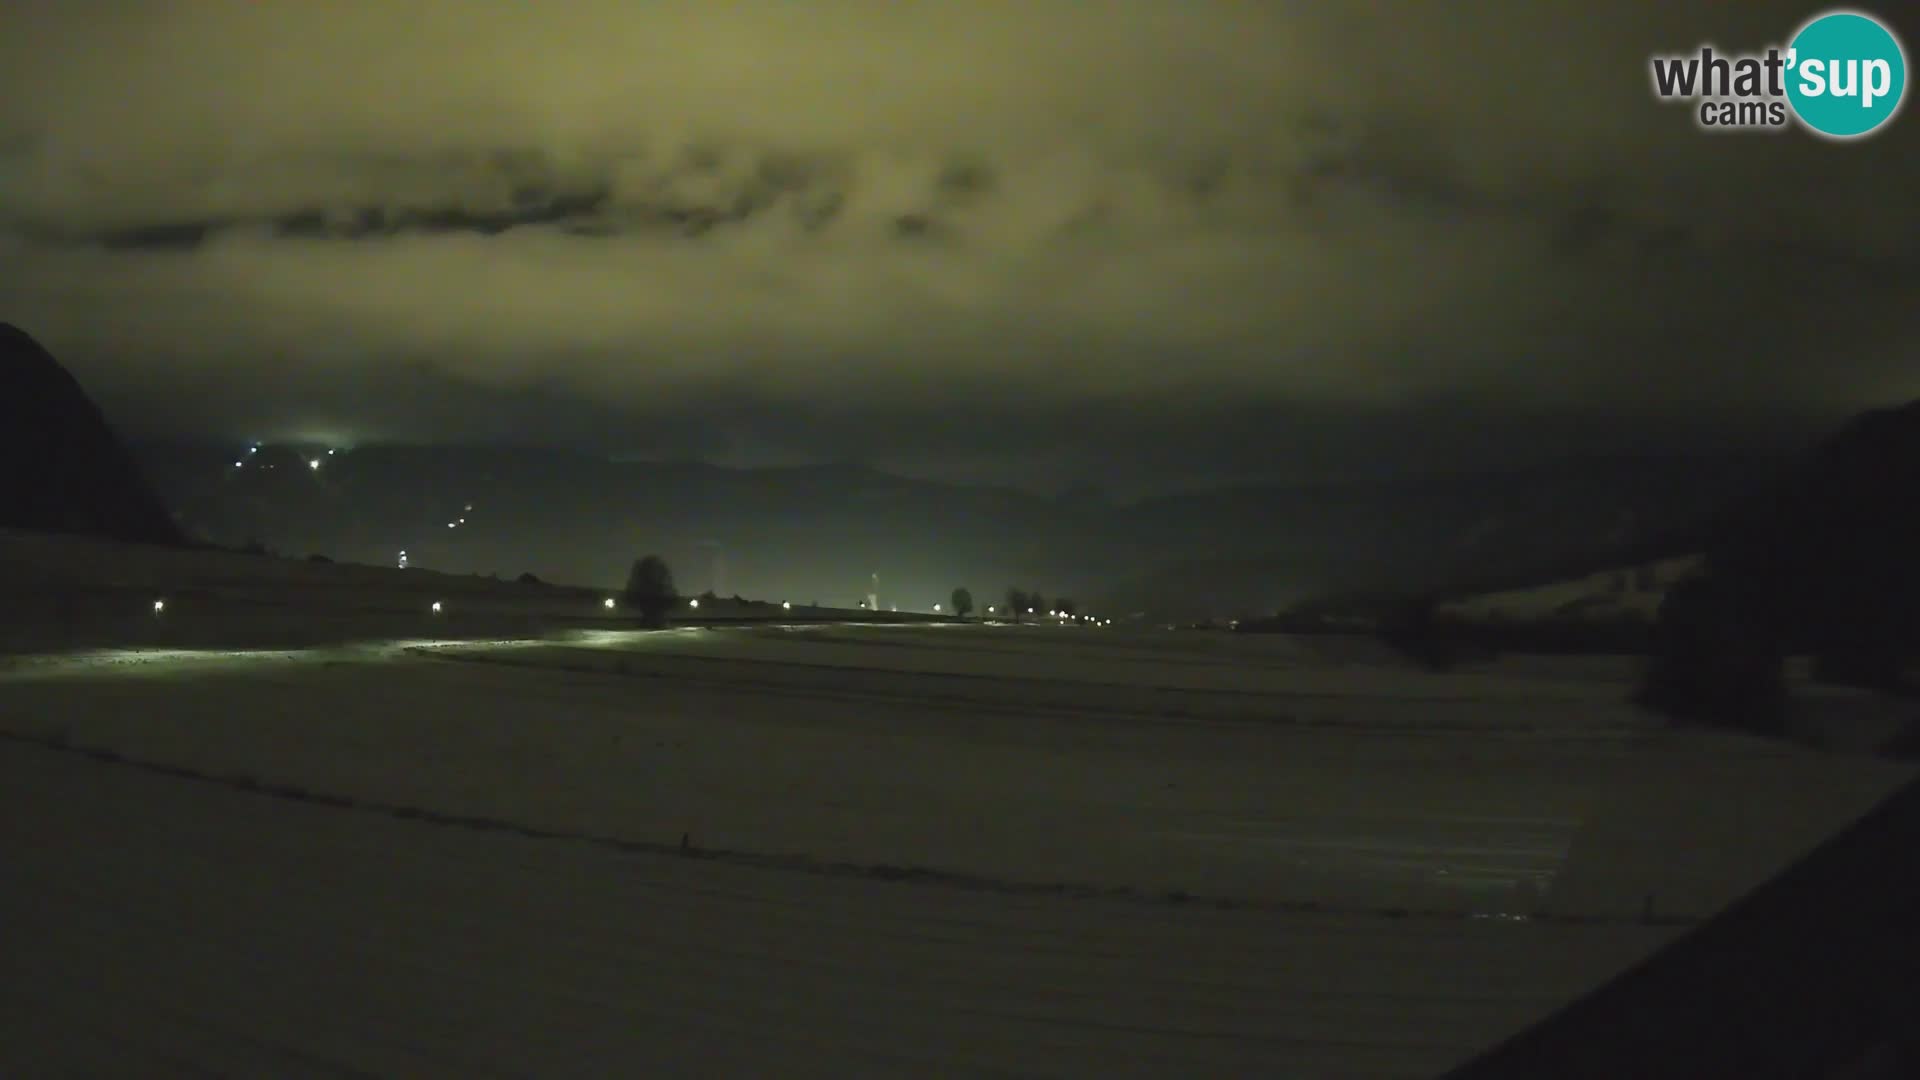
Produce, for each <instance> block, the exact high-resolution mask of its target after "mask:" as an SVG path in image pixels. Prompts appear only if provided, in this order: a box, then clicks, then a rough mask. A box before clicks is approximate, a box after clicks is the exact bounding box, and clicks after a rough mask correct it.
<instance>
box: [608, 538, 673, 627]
mask: <svg viewBox="0 0 1920 1080" xmlns="http://www.w3.org/2000/svg"><path fill="white" fill-rule="evenodd" d="M621 599H622V601H623V602H624V603H625V604H626V606H627V607H629V608H631V609H633V610H634V611H637V612H639V613H640V621H641V623H642V624H643V625H645V626H652V627H660V626H665V625H666V624H667V616H668V615H669V614H670V613H671V612H672V611H673V607H674V604H675V602H676V601H678V600H679V599H680V594H679V592H678V591H677V590H675V589H674V587H673V571H672V570H670V569H668V568H667V561H666V560H665V559H662V558H661V557H660V556H658V555H648V556H645V557H644V558H640V559H637V560H635V561H634V564H633V569H632V570H630V571H628V573H627V588H626V591H625V592H624V593H622V594H621Z"/></svg>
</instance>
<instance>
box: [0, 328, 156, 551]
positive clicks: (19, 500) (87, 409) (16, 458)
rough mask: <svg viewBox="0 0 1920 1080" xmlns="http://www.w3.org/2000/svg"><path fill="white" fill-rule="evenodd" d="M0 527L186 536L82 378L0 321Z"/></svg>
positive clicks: (147, 537)
mask: <svg viewBox="0 0 1920 1080" xmlns="http://www.w3.org/2000/svg"><path fill="white" fill-rule="evenodd" d="M0 528H7V529H25V530H30V531H35V532H52V533H74V534H84V535H88V536H97V537H104V538H108V539H114V540H126V541H133V542H137V543H147V544H181V543H183V542H184V540H185V538H184V537H183V536H182V534H181V531H180V529H179V527H178V526H177V525H175V524H174V521H173V518H172V517H170V516H169V515H168V513H167V509H166V507H165V506H164V505H163V504H162V503H161V501H160V499H159V497H158V496H156V495H155V494H154V492H153V489H152V488H150V487H148V486H147V482H146V480H145V478H144V477H142V475H141V473H140V470H139V468H138V467H137V466H136V465H135V464H134V461H133V457H132V456H131V455H130V454H129V453H128V452H127V449H126V447H125V446H124V445H123V444H122V443H121V442H120V440H119V438H118V437H117V436H115V435H114V432H113V429H112V428H111V427H109V426H108V425H107V420H106V417H105V416H103V415H102V414H101V412H100V410H99V408H98V407H96V406H95V405H94V403H93V401H92V400H91V399H90V398H88V397H87V394H86V391H85V390H83V389H81V387H80V384H79V382H78V381H76V380H75V379H74V377H73V376H72V375H71V374H69V373H68V372H67V370H66V369H65V368H63V367H61V366H60V364H59V362H58V361H56V360H54V358H53V356H52V354H50V353H48V352H47V350H46V349H44V348H42V347H41V346H40V343H39V342H37V341H35V340H34V339H33V338H32V337H30V336H29V335H28V334H27V333H26V332H25V331H23V330H21V329H19V328H18V327H15V326H12V325H10V324H7V323H0Z"/></svg>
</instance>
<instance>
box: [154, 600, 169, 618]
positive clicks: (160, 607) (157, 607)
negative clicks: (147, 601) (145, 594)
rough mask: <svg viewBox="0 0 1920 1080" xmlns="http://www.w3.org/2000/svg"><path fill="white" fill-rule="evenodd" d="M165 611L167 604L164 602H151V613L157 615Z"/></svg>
mask: <svg viewBox="0 0 1920 1080" xmlns="http://www.w3.org/2000/svg"><path fill="white" fill-rule="evenodd" d="M165 610H167V602H166V601H165V600H155V601H154V602H153V613H154V614H155V615H158V614H160V613H161V612H163V611H165Z"/></svg>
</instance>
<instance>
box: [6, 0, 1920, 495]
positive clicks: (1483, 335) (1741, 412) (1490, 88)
mask: <svg viewBox="0 0 1920 1080" xmlns="http://www.w3.org/2000/svg"><path fill="white" fill-rule="evenodd" d="M1815 10H1816V9H1814V8H1812V7H1807V6H1802V5H1797V4H1781V3H1774V2H1771V0H1769V2H1750V3H1744V2H1743V3H1740V4H1727V3H1724V2H1721V0H1684V2H1675V3H1662V4H1634V5H1624V4H1595V3H1578V4H1575V3H1553V2H1546V0H1490V2H1471V3H1455V4H1442V3H1426V2H1403V3H1364V2H1346V3H1338V4H1334V3H1327V4H1319V3H1312V4H1309V3H1299V4H1286V3H1277V2H1269V3H1261V2H1256V0H1239V2H1226V0H1223V2H1219V3H1210V2H1205V0H1180V2H1177V3H1176V2H1173V0H1138V2H1127V0H1110V2H1096V0H1075V2H1067V0H1028V2H1014V0H1004V2H1001V0H971V2H961V0H956V2H953V3H930V2H928V3H914V2H908V0H873V2H870V3H856V2H851V0H849V2H829V0H812V2H806V3H795V2H791V0H780V2H768V3H730V4H720V3H713V2H709V0H688V2H685V3H666V2H657V3H642V2H638V0H564V2H548V3H530V2H525V0H514V2H507V0H501V2H489V0H447V2H444V3H441V2H402V0H379V2H372V0H369V2H345V0H339V2H325V3H321V2H305V0H252V2H239V0H180V2H165V0H129V2H120V3H115V2H109V0H97V2H87V3H79V2H71V3H52V2H44V0H0V319H5V320H7V321H11V322H14V323H17V324H19V325H20V326H22V327H24V328H25V329H27V330H28V331H30V332H31V333H33V334H35V335H36V336H37V337H39V338H40V339H41V340H42V341H43V342H44V343H46V344H47V345H48V346H49V347H50V348H51V349H52V350H53V351H54V352H55V354H56V355H57V356H59V357H60V358H61V359H62V360H63V361H64V362H65V363H67V364H68V366H70V367H71V368H72V369H73V370H74V371H75V372H76V373H77V374H78V375H79V376H80V377H81V379H82V380H83V381H84V382H85V383H86V384H87V385H88V387H89V388H90V389H91V390H92V391H93V392H94V393H95V394H96V396H98V397H99V398H100V399H101V400H102V402H103V403H104V404H105V405H106V407H107V409H108V412H109V414H110V415H111V416H112V418H113V419H114V420H115V421H116V422H117V423H118V424H120V425H121V426H122V427H123V428H125V429H127V430H128V431H130V432H132V433H134V434H136V435H143V436H192V437H221V438H234V439H240V438H280V437H288V436H314V437H325V438H329V439H333V440H336V441H370V440H376V439H407V440H417V441H488V440H490V441H501V440H512V441H517V442H534V443H551V444H562V445H577V446H592V447H599V448H604V449H607V450H609V451H612V452H617V453H623V454H636V455H653V456H695V457H700V458H703V459H706V460H710V461H716V462H722V463H739V464H753V463H789V462H800V461H814V460H859V461H864V462H869V463H872V464H875V465H880V466H884V467H889V468H894V469H900V470H904V471H909V472H915V473H919V474H925V475H934V476H941V477H966V478H972V479H991V480H996V481H1014V482H1021V483H1028V484H1040V485H1045V484H1057V483H1064V482H1068V481H1071V480H1075V479H1095V480H1098V481H1100V482H1102V483H1105V484H1109V485H1112V486H1114V487H1116V488H1150V487H1166V486H1182V485H1189V484H1199V483H1211V482H1218V481H1221V480H1225V479H1241V478H1254V477H1261V478H1285V477H1311V478H1322V477H1330V476H1336V475H1340V474H1342V473H1346V472H1357V471H1364V470H1367V469H1374V468H1379V467H1385V466H1394V465H1396V464H1397V465H1400V466H1407V467H1411V466H1413V465H1418V466H1420V467H1439V466H1443V465H1446V464H1451V463H1459V464H1467V463H1471V462H1479V461H1484V460H1500V459H1511V458H1515V457H1520V456H1528V457H1532V456H1537V455H1539V454H1541V453H1543V452H1551V451H1555V450H1569V451H1571V450H1594V449H1623V448H1629V447H1647V446H1659V447H1663V448H1672V449H1679V450H1685V449H1704V448H1717V447H1722V446H1725V445H1727V444H1730V443H1735V442H1740V441H1743V440H1756V439H1765V438H1769V437H1773V436H1775V435H1778V434H1780V433H1781V432H1789V433H1793V434H1795V436H1796V437H1797V434H1798V433H1799V432H1800V431H1802V430H1803V429H1807V428H1810V427H1812V426H1814V425H1819V424H1825V423H1827V422H1829V421H1831V420H1833V419H1836V418H1838V417H1840V416H1842V415H1844V414H1846V413H1848V412H1851V411H1853V410H1856V409H1859V408H1863V407H1867V406H1872V405H1879V404H1886V403H1892V402H1896V401H1901V400H1905V399H1909V398H1913V397H1916V396H1920V316H1916V313H1917V312H1920V198H1916V196H1915V192H1916V191H1920V160H1917V159H1920V127H1916V125H1917V124H1920V119H1916V117H1915V116H1914V115H1912V109H1911V107H1909V108H1908V109H1907V110H1906V114H1905V115H1903V116H1902V117H1901V118H1899V119H1897V120H1896V121H1895V122H1894V123H1893V124H1892V125H1891V127H1889V128H1888V129H1886V130H1885V131H1883V132H1882V133H1881V134H1879V135H1877V136H1875V137H1873V138H1870V139H1866V140H1863V141H1859V142H1855V143H1849V144H1837V143H1831V142H1826V141H1823V140H1820V139H1816V138H1814V137H1811V136H1809V135H1808V134H1806V133H1804V132H1802V131H1799V130H1788V131H1785V132H1781V133H1773V134H1737V135H1718V136H1711V135H1706V134H1703V133H1701V132H1700V131H1699V130H1697V129H1696V128H1695V126H1694V124H1693V123H1692V121H1691V119H1690V116H1689V113H1688V110H1687V108H1686V107H1685V106H1683V105H1682V106H1676V105H1663V104H1661V103H1659V102H1656V101H1655V100H1654V98H1653V96H1652V93H1651V90H1650V86H1649V77H1648V72H1647V60H1648V56H1649V55H1650V54H1651V53H1655V52H1679V51H1686V50H1691V49H1694V48H1696V47H1697V46H1699V45H1700V44H1702V43H1703V42H1711V43H1714V44H1716V45H1719V46H1722V47H1724V48H1727V49H1730V50H1738V49H1757V48H1762V47H1764V46H1766V45H1768V44H1774V43H1778V42H1781V41H1783V40H1784V39H1785V38H1786V37H1787V36H1788V35H1790V34H1791V32H1792V31H1793V30H1794V29H1795V28H1796V27H1797V26H1798V25H1799V24H1800V23H1801V22H1802V21H1804V20H1805V19H1806V18H1807V17H1808V16H1809V15H1811V14H1814V12H1815ZM1882 13H1883V14H1894V11H1893V9H1892V7H1891V5H1888V6H1885V7H1884V8H1883V9H1882ZM1899 29H1900V30H1901V32H1902V34H1903V36H1904V37H1905V39H1906V40H1907V42H1908V43H1909V44H1908V51H1909V54H1910V55H1911V54H1912V53H1913V51H1914V48H1913V44H1912V43H1913V42H1915V41H1916V40H1920V26H1915V25H1913V24H1911V22H1909V23H1907V24H1905V25H1901V26H1900V27H1899ZM1909 96H1911V94H1910V95H1909ZM1909 104H1911V103H1909Z"/></svg>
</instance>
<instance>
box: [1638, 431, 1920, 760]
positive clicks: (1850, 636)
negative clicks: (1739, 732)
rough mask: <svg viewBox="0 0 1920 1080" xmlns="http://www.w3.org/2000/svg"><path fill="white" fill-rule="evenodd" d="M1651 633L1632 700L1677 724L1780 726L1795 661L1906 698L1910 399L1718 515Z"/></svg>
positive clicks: (1913, 627)
mask: <svg viewBox="0 0 1920 1080" xmlns="http://www.w3.org/2000/svg"><path fill="white" fill-rule="evenodd" d="M1656 635H1657V639H1658V640H1657V643H1656V649H1655V656H1654V658H1653V662H1652V663H1651V665H1650V666H1649V670H1648V673H1647V679H1646V683H1645V685H1644V686H1643V688H1642V690H1641V693H1640V700H1641V701H1642V702H1643V703H1644V704H1646V705H1648V706H1649V707H1651V708H1654V709H1657V710H1659V711H1661V712H1663V713H1665V714H1667V715H1669V716H1671V717H1673V718H1675V719H1676V720H1681V721H1687V722H1696V723H1707V724H1715V725H1720V726H1729V727H1737V728H1744V729H1747V730H1755V731H1763V732H1775V731H1778V730H1780V729H1781V727H1782V726H1783V724H1784V715H1785V702H1786V691H1785V679H1784V671H1783V669H1784V664H1785V658H1786V657H1787V656H1789V655H1796V654H1798V655H1808V656H1811V657H1812V658H1813V662H1814V674H1815V677H1816V678H1818V679H1821V680H1823V681H1828V682H1834V683H1842V684H1847V685H1853V686H1862V687H1868V688H1872V689H1875V690H1880V691H1884V692H1890V693H1902V694H1911V693H1914V692H1915V690H1916V686H1915V684H1914V680H1913V674H1912V667H1913V665H1914V663H1915V661H1916V659H1920V402H1915V403H1913V404H1911V405H1907V406H1905V407H1903V408H1899V409H1888V410H1882V411H1878V412H1873V413H1868V414H1866V415H1864V416H1861V417H1859V418H1858V419H1856V420H1854V421H1853V422H1852V423H1851V424H1849V425H1848V426H1847V427H1846V428H1845V429H1844V430H1843V431H1841V432H1840V434H1839V435H1838V436H1836V437H1835V438H1833V439H1831V440H1830V441H1828V442H1826V443H1824V444H1822V445H1821V446H1819V447H1817V448H1816V449H1815V450H1814V452H1813V453H1812V454H1811V455H1810V456H1809V458H1808V459H1807V461H1806V462H1805V463H1804V465H1803V467H1802V468H1801V469H1799V470H1798V471H1797V472H1796V473H1795V474H1794V475H1793V476H1792V477H1791V478H1790V479H1789V480H1788V481H1787V482H1786V483H1784V484H1782V485H1780V486H1778V487H1777V488H1774V489H1772V490H1769V491H1767V492H1765V493H1763V494H1761V495H1758V496H1756V497H1754V498H1752V499H1749V500H1747V501H1745V502H1743V503H1741V504H1739V505H1738V506H1736V507H1734V508H1733V509H1732V510H1731V511H1729V512H1728V513H1726V514H1724V515H1722V517H1721V519H1720V520H1719V521H1718V522H1716V524H1715V527H1714V528H1713V530H1712V533H1711V540H1710V543H1709V545H1708V549H1707V552H1706V562H1705V566H1704V568H1703V572H1702V574H1701V576H1700V577H1699V578H1697V579H1696V580H1693V581H1689V582H1686V583H1684V584H1682V585H1680V586H1677V587H1676V588H1675V589H1674V590H1673V591H1672V592H1671V593H1669V594H1668V596H1667V599H1666V602H1665V603H1664V604H1663V606H1662V608H1661V612H1660V619H1659V623H1658V626H1657V628H1656Z"/></svg>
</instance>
